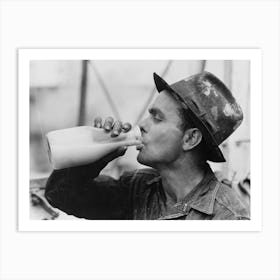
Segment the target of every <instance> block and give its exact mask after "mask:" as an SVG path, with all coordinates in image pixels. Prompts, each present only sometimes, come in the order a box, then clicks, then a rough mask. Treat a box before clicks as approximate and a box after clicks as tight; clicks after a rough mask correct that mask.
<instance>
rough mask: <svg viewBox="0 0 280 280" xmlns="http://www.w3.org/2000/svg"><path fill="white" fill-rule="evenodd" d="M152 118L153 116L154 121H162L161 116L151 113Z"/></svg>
mask: <svg viewBox="0 0 280 280" xmlns="http://www.w3.org/2000/svg"><path fill="white" fill-rule="evenodd" d="M152 118H153V120H154V121H156V122H161V121H162V120H161V118H160V117H158V116H156V115H152Z"/></svg>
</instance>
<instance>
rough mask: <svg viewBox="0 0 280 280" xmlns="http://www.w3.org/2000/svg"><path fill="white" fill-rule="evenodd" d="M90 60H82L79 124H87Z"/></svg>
mask: <svg viewBox="0 0 280 280" xmlns="http://www.w3.org/2000/svg"><path fill="white" fill-rule="evenodd" d="M87 65H88V61H87V60H83V61H82V74H81V85H80V106H79V117H78V126H81V125H84V124H85V119H86V93H87V67H88V66H87Z"/></svg>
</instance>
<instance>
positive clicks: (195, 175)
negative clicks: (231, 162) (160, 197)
mask: <svg viewBox="0 0 280 280" xmlns="http://www.w3.org/2000/svg"><path fill="white" fill-rule="evenodd" d="M206 168H207V164H205V165H203V166H197V165H190V164H187V163H185V164H184V165H181V166H171V167H170V166H169V167H165V168H161V169H160V170H159V173H160V175H161V178H162V185H163V188H164V190H165V192H166V194H167V195H168V196H169V197H170V198H171V199H172V200H173V201H174V202H179V201H181V200H183V199H184V198H185V196H186V195H187V194H188V193H190V192H191V191H192V189H193V188H194V187H196V186H197V185H198V184H199V183H200V182H201V181H202V179H203V178H204V176H205V173H206Z"/></svg>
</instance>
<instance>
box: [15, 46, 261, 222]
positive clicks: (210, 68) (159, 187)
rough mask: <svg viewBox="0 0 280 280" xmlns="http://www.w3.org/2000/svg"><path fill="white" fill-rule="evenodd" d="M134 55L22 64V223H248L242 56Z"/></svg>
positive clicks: (246, 75)
mask: <svg viewBox="0 0 280 280" xmlns="http://www.w3.org/2000/svg"><path fill="white" fill-rule="evenodd" d="M24 51H26V50H23V54H24ZM35 51H36V50H35ZM38 51H39V52H40V50H37V52H38ZM93 51H94V50H93ZM104 51H105V52H106V50H104ZM150 51H151V55H153V53H155V52H156V50H150ZM171 51H172V50H169V54H171ZM256 51H258V50H252V53H254V52H256ZM30 52H31V53H32V50H30ZM173 52H174V53H176V50H173ZM107 53H110V51H107ZM137 53H138V54H141V50H140V51H138V52H137V51H134V55H135V59H106V60H102V59H80V60H79V59H76V60H69V59H67V60H66V59H63V60H61V59H60V60H58V59H56V60H52V59H46V58H45V59H43V60H42V59H41V60H39V59H31V60H30V61H29V101H30V103H29V111H30V135H29V139H30V143H29V144H30V147H29V148H30V170H29V172H30V178H29V184H30V185H29V198H30V201H29V203H30V204H29V219H30V220H31V221H36V220H37V221H38V220H80V221H83V220H95V221H98V220H106V221H116V220H117V221H122V220H123V221H128V220H158V221H161V223H162V224H164V223H165V222H166V221H174V220H186V223H188V221H191V220H192V221H194V220H196V221H204V222H207V221H208V222H209V221H212V220H216V221H217V220H218V221H223V220H231V221H234V220H235V221H236V220H240V221H241V220H242V222H244V220H247V221H250V220H251V179H250V178H251V119H250V118H251V117H250V116H251V101H250V100H251V92H250V90H251V64H252V62H251V59H250V57H248V59H244V58H243V59H197V60H195V59H178V58H177V59H154V60H152V59H149V60H148V59H136V58H137ZM185 53H189V54H190V51H185ZM19 54H21V50H19ZM201 54H202V55H203V53H201ZM142 55H143V54H142ZM171 57H172V56H171ZM116 58H119V57H118V56H117V57H116ZM255 188H256V189H257V188H258V186H257V185H256V186H255ZM20 199H21V198H20ZM175 223H176V222H175ZM181 225H182V224H181Z"/></svg>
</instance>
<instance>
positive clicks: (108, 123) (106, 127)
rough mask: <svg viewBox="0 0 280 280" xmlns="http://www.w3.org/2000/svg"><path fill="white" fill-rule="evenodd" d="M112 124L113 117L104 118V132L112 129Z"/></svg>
mask: <svg viewBox="0 0 280 280" xmlns="http://www.w3.org/2000/svg"><path fill="white" fill-rule="evenodd" d="M113 124H114V119H113V118H112V117H108V118H106V119H105V122H104V125H103V128H104V130H105V131H106V132H109V131H111V130H112V128H113Z"/></svg>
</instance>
